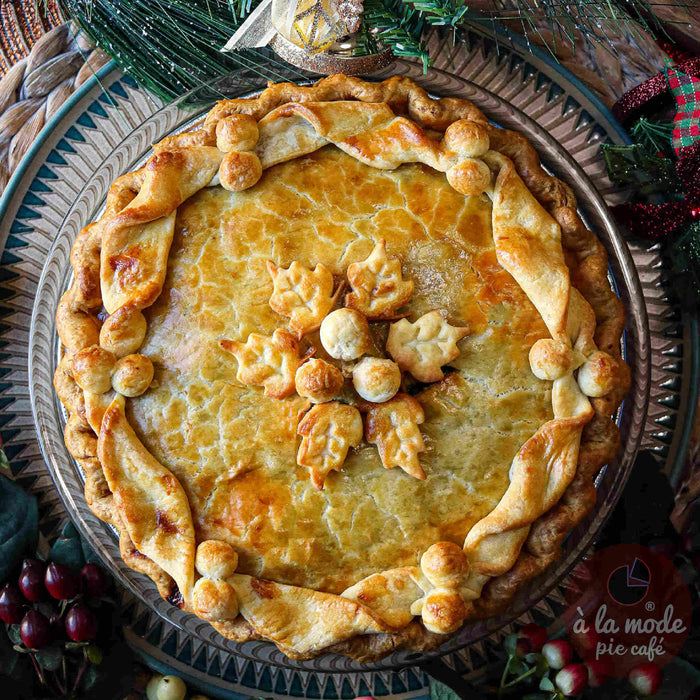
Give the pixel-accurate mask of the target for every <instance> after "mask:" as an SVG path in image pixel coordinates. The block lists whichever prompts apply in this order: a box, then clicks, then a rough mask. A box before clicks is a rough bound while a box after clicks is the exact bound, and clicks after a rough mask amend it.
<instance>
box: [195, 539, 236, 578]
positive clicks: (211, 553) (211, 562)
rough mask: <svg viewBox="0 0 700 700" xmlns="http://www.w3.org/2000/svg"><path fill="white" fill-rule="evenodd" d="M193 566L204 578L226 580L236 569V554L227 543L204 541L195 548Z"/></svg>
mask: <svg viewBox="0 0 700 700" xmlns="http://www.w3.org/2000/svg"><path fill="white" fill-rule="evenodd" d="M194 566H195V568H196V569H197V572H198V573H199V574H201V575H202V576H205V577H206V578H211V579H218V578H228V577H229V576H231V575H232V574H234V573H235V571H236V568H237V567H238V554H236V550H235V549H234V548H233V547H232V546H231V545H230V544H228V543H227V542H221V541H220V540H205V541H204V542H200V543H199V545H198V546H197V553H196V555H195V560H194Z"/></svg>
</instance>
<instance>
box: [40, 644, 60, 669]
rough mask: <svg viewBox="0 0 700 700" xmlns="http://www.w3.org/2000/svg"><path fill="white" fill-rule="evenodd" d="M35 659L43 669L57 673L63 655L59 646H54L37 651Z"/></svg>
mask: <svg viewBox="0 0 700 700" xmlns="http://www.w3.org/2000/svg"><path fill="white" fill-rule="evenodd" d="M34 658H35V659H36V661H37V663H38V664H39V666H41V668H43V669H46V670H47V671H55V670H56V669H57V668H58V667H59V666H60V665H61V659H62V658H63V653H62V651H61V648H60V647H59V646H58V645H55V644H52V645H51V646H50V647H46V648H44V649H39V650H38V651H35V652H34Z"/></svg>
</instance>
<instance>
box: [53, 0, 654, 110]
mask: <svg viewBox="0 0 700 700" xmlns="http://www.w3.org/2000/svg"><path fill="white" fill-rule="evenodd" d="M64 5H65V8H66V10H67V13H68V14H69V15H70V16H71V17H72V18H73V19H74V20H75V21H76V22H77V23H78V24H79V25H80V27H81V28H82V29H83V30H84V31H85V33H86V34H87V35H88V36H89V37H90V38H91V39H92V40H93V41H95V43H96V44H97V45H98V46H99V47H100V48H102V49H103V50H105V51H106V52H107V53H109V54H110V55H111V56H112V57H113V58H114V59H115V61H116V62H117V63H118V65H119V66H120V67H121V68H123V69H124V70H125V71H126V72H127V73H130V74H131V75H132V76H133V77H134V78H135V79H136V80H137V81H138V82H139V83H140V84H141V85H143V86H144V87H146V88H148V89H149V90H151V91H152V92H154V93H155V94H157V95H158V96H160V97H162V98H164V99H168V100H169V99H172V98H174V97H176V96H178V95H181V94H182V93H184V92H185V91H187V90H189V89H192V88H195V87H199V86H201V85H202V84H203V83H206V82H209V81H211V80H213V79H215V78H216V77H218V76H221V75H224V74H226V73H228V72H230V71H232V70H235V69H236V68H247V69H249V70H252V71H255V72H258V73H264V75H265V77H266V78H268V79H270V80H280V79H281V78H282V79H289V73H288V71H289V66H288V65H286V64H285V63H284V61H281V60H280V61H276V60H275V59H270V55H269V54H270V52H269V50H267V49H263V48H262V47H266V46H267V45H268V44H269V45H270V46H271V48H272V49H273V50H274V51H275V52H276V53H277V54H278V56H279V57H280V58H283V59H285V60H286V61H288V62H291V63H293V64H294V65H297V66H302V67H304V68H305V69H307V70H311V71H315V72H317V73H325V74H330V73H338V72H345V73H352V74H355V75H359V74H361V73H366V72H370V71H372V70H376V69H377V68H379V67H381V66H383V65H386V64H387V62H389V61H390V60H391V55H392V52H393V55H395V56H401V57H412V58H416V59H418V60H420V61H421V63H422V64H423V66H424V67H425V68H427V67H428V66H429V65H430V63H431V58H430V52H429V48H428V45H427V43H426V42H425V35H424V30H425V29H426V28H428V27H430V26H441V27H445V28H447V29H450V30H451V34H452V37H453V39H456V40H462V37H461V36H459V35H458V31H461V29H462V28H463V27H464V26H466V25H467V23H468V22H472V23H475V24H478V23H479V22H483V21H487V22H489V23H493V22H496V21H498V20H499V19H500V18H501V17H502V16H504V15H503V13H502V12H501V11H500V8H499V7H498V6H497V5H496V4H494V6H493V7H490V6H487V5H484V3H483V2H481V3H478V4H477V7H478V8H485V11H486V14H485V15H484V16H482V17H478V16H476V15H470V14H469V12H468V11H469V9H470V8H469V3H465V2H463V0H414V1H410V2H409V1H407V0H364V2H362V1H361V0H301V2H300V1H299V0H292V1H291V2H281V1H280V0H277V1H276V2H275V3H274V5H275V6H276V7H279V9H276V10H275V12H274V15H275V18H276V23H277V24H278V26H277V27H275V26H273V21H272V16H273V0H159V2H157V3H151V2H138V1H137V0H64ZM536 5H537V7H535V6H534V5H533V4H532V3H530V2H528V1H527V0H514V8H515V10H516V14H515V17H516V18H517V19H519V20H520V21H521V22H522V24H523V27H524V28H525V29H527V28H528V27H535V26H536V25H535V19H536V18H537V17H543V18H544V24H545V27H546V28H547V29H548V34H549V38H546V35H547V32H545V33H542V32H541V31H540V27H539V26H538V27H537V33H538V36H539V37H540V38H542V40H543V41H545V43H546V44H548V46H549V48H550V49H551V50H552V52H556V50H557V47H558V46H559V45H560V44H561V43H562V42H564V43H566V42H567V41H569V39H570V37H572V36H574V35H580V36H581V37H583V38H584V39H585V40H586V41H589V42H593V43H594V44H596V43H597V44H600V45H603V46H604V47H608V48H610V49H611V50H613V51H614V50H615V49H614V46H613V44H612V41H611V38H610V37H611V36H612V35H613V34H615V33H618V34H630V35H631V36H634V35H635V33H638V32H639V30H640V28H641V29H642V30H644V31H646V32H648V33H652V34H653V33H654V32H655V31H656V32H657V33H659V32H658V30H659V27H660V25H659V23H658V20H656V19H655V18H654V17H653V15H651V14H650V13H649V12H648V6H647V0H609V1H607V0H572V2H570V3H564V4H562V3H561V2H559V1H558V0H545V1H544V2H542V3H537V4H536ZM511 19H512V17H511ZM247 20H250V22H248V21H247ZM244 23H245V24H246V25H247V26H246V27H245V32H243V33H242V35H238V36H237V34H238V30H240V29H242V25H244ZM540 24H541V23H540ZM343 32H346V33H347V34H349V37H348V36H342V33H343ZM507 36H508V34H507V33H506V34H505V35H504V37H502V38H501V39H500V40H502V41H508V39H507ZM334 37H335V38H334ZM234 39H235V41H234ZM224 46H228V48H229V49H233V48H235V49H236V50H235V51H233V50H229V51H228V52H226V53H222V51H221V49H222V48H223V47H224ZM183 47H186V50H185V51H183ZM263 52H264V53H263ZM263 57H264V58H265V60H264V61H263ZM263 64H264V65H265V68H262V67H261V66H262V65H263ZM282 68H285V70H286V74H284V75H281V69H282ZM300 77H302V76H300Z"/></svg>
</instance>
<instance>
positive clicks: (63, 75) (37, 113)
mask: <svg viewBox="0 0 700 700" xmlns="http://www.w3.org/2000/svg"><path fill="white" fill-rule="evenodd" d="M2 7H3V10H2V12H3V22H4V14H5V6H4V5H3V6H2ZM36 26H38V25H35V27H36ZM3 31H4V25H3ZM108 61H109V56H107V55H106V54H105V53H103V52H102V51H100V50H99V49H95V47H94V45H93V44H92V42H91V41H90V40H89V39H87V37H85V35H84V34H83V33H81V32H80V30H79V29H78V28H77V27H75V26H74V25H72V24H71V23H70V22H64V23H63V24H59V25H58V26H56V27H53V28H52V29H49V30H48V31H47V32H46V33H44V34H42V35H41V36H39V37H38V38H37V39H36V41H35V42H34V43H33V45H32V47H31V49H29V51H28V53H27V55H26V56H24V57H23V58H21V59H20V60H19V61H17V62H16V63H15V64H14V65H13V66H12V67H11V68H10V69H9V70H8V71H7V72H6V73H5V75H4V76H3V78H2V80H0V194H2V192H3V190H4V189H5V186H6V185H7V182H8V180H9V178H10V176H11V174H12V172H13V171H14V170H15V168H16V167H17V165H18V164H19V162H20V161H21V160H22V157H23V156H24V154H25V153H26V152H27V150H28V149H29V147H30V146H31V145H32V143H33V141H34V139H35V138H36V136H37V135H38V134H39V132H40V131H41V129H42V128H43V126H44V124H45V123H46V122H47V121H48V120H49V119H50V118H51V117H52V116H53V114H54V113H55V112H56V110H57V109H59V107H61V105H62V104H63V103H64V102H65V101H66V100H67V99H68V97H70V95H71V94H72V93H73V92H74V91H75V90H76V89H77V88H78V87H79V86H80V85H82V84H83V83H84V82H85V81H86V80H87V79H88V78H89V77H90V76H91V75H92V74H93V73H94V72H96V71H97V70H99V69H100V68H101V67H102V66H103V65H105V63H107V62H108Z"/></svg>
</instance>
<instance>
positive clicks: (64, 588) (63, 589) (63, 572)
mask: <svg viewBox="0 0 700 700" xmlns="http://www.w3.org/2000/svg"><path fill="white" fill-rule="evenodd" d="M44 584H45V586H46V590H47V591H48V592H49V593H50V594H51V595H52V596H53V597H54V598H56V599H57V600H70V599H71V598H75V596H77V595H78V591H79V590H80V584H79V581H78V577H77V576H76V574H75V573H74V572H73V571H72V570H71V569H69V568H68V567H67V566H65V565H64V564H57V563H56V562H53V561H52V562H51V563H50V564H49V565H48V566H47V567H46V576H45V577H44Z"/></svg>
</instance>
